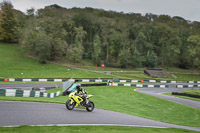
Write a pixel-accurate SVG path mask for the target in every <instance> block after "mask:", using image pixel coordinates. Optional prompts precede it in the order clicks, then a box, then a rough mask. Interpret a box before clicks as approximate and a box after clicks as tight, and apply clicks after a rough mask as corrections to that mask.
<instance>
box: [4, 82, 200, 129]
mask: <svg viewBox="0 0 200 133" xmlns="http://www.w3.org/2000/svg"><path fill="white" fill-rule="evenodd" d="M85 89H86V91H87V92H88V93H89V94H94V97H93V98H92V99H91V100H92V101H94V103H95V107H96V108H101V109H106V110H112V111H116V112H121V113H126V114H130V115H136V116H140V117H144V118H149V119H153V120H157V121H163V122H167V123H173V124H178V125H185V126H198V127H200V110H199V109H195V108H192V107H188V106H185V105H181V104H177V103H174V102H170V101H167V100H163V99H159V98H156V97H153V96H149V95H145V94H142V93H138V92H134V91H133V89H134V88H133V87H114V86H113V87H108V86H102V87H85ZM60 90H61V88H60ZM54 91H58V89H57V90H51V92H54ZM49 92H50V91H49ZM0 100H19V101H37V102H55V103H62V104H63V108H65V105H64V104H65V102H66V100H67V96H59V97H56V98H43V97H40V98H34V97H31V98H23V97H0Z"/></svg>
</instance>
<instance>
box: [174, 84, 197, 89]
mask: <svg viewBox="0 0 200 133" xmlns="http://www.w3.org/2000/svg"><path fill="white" fill-rule="evenodd" d="M193 87H200V84H195V85H176V88H193Z"/></svg>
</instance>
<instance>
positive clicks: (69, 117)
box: [0, 101, 200, 131]
mask: <svg viewBox="0 0 200 133" xmlns="http://www.w3.org/2000/svg"><path fill="white" fill-rule="evenodd" d="M0 107H1V108H0V118H1V119H0V126H19V125H114V126H116V125H117V126H137V127H165V128H169V127H171V128H183V129H189V130H195V131H200V128H197V127H186V126H178V125H173V124H168V123H163V122H158V121H154V120H149V119H145V118H140V117H136V116H132V115H127V114H123V113H118V112H113V111H107V110H102V109H95V110H94V111H93V112H87V111H86V110H83V109H74V110H73V111H69V110H67V109H66V107H65V105H64V104H54V103H36V102H14V101H0Z"/></svg>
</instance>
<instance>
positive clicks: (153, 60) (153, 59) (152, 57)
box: [145, 51, 157, 68]
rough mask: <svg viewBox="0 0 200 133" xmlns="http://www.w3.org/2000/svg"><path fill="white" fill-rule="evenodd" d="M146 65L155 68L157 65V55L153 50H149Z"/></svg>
mask: <svg viewBox="0 0 200 133" xmlns="http://www.w3.org/2000/svg"><path fill="white" fill-rule="evenodd" d="M145 66H146V67H149V68H154V67H156V66H157V56H156V54H155V53H154V52H153V51H152V52H149V51H148V52H147V56H146V62H145Z"/></svg>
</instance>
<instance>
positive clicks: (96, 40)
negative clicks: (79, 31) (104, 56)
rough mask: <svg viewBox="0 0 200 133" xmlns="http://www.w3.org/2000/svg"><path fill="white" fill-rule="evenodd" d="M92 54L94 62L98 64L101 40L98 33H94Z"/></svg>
mask: <svg viewBox="0 0 200 133" xmlns="http://www.w3.org/2000/svg"><path fill="white" fill-rule="evenodd" d="M93 49H94V51H93V54H92V59H93V62H94V64H97V65H100V63H101V57H100V55H101V40H100V38H99V35H95V37H94V44H93Z"/></svg>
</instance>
